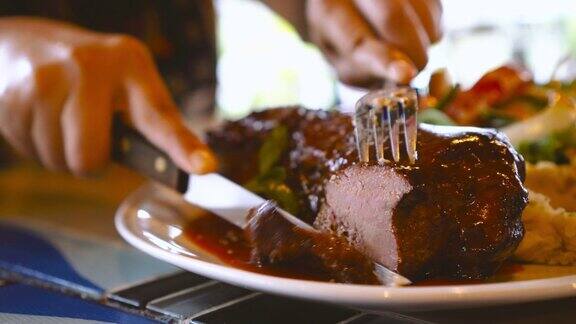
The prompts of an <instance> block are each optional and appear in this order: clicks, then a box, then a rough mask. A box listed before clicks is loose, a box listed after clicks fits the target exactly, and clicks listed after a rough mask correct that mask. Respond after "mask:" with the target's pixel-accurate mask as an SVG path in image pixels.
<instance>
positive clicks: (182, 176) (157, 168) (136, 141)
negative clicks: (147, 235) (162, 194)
mask: <svg viewBox="0 0 576 324" xmlns="http://www.w3.org/2000/svg"><path fill="white" fill-rule="evenodd" d="M112 158H113V159H114V161H116V162H118V163H120V164H121V165H124V166H126V167H128V168H129V169H132V170H134V171H136V172H138V173H140V174H142V175H144V176H146V177H148V178H151V179H152V180H155V181H158V182H160V183H162V184H164V185H166V186H168V187H170V188H172V189H175V190H177V191H179V192H182V193H183V192H185V191H186V189H187V188H188V174H187V173H186V172H184V171H182V170H180V169H179V168H178V167H177V166H176V165H175V164H174V163H173V162H172V160H171V159H170V158H169V157H168V156H167V155H166V154H165V153H164V152H162V151H160V150H159V149H157V148H156V147H155V146H154V145H152V144H151V143H150V142H148V141H147V140H146V139H145V138H144V137H143V136H142V135H140V134H139V133H138V132H137V131H136V130H134V129H132V128H131V127H130V126H128V125H126V124H125V123H123V122H122V119H121V118H120V116H119V115H117V116H115V117H114V124H113V135H112Z"/></svg>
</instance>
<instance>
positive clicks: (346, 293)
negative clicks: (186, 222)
mask: <svg viewBox="0 0 576 324" xmlns="http://www.w3.org/2000/svg"><path fill="white" fill-rule="evenodd" d="M197 214H198V210H197V209H195V208H194V207H191V206H190V205H188V204H187V203H185V202H184V200H183V199H182V198H181V197H180V196H178V195H176V194H175V193H174V192H172V191H170V190H168V189H166V188H163V187H160V186H157V185H146V186H144V187H142V188H140V189H139V190H138V191H136V192H134V193H133V194H132V195H130V196H129V197H128V198H127V199H126V200H125V201H124V202H123V203H122V205H121V206H120V207H119V209H118V211H117V213H116V228H117V229H118V232H119V233H120V235H121V236H122V237H123V238H124V239H125V240H126V241H128V242H129V243H130V244H131V245H133V246H134V247H136V248H137V249H140V250H142V251H144V252H145V253H148V254H150V255H151V256H153V257H155V258H158V259H161V260H163V261H166V262H168V263H171V264H173V265H176V266H178V267H180V268H182V269H185V270H188V271H191V272H195V273H197V274H200V275H203V276H206V277H209V278H212V279H215V280H220V281H223V282H227V283H230V284H233V285H237V286H242V287H245V288H248V289H252V290H257V291H262V292H267V293H271V294H277V295H283V296H289V297H295V298H302V299H308V300H315V301H320V302H328V303H334V304H340V305H344V306H349V307H354V308H358V309H363V310H368V311H373V312H374V311H376V312H378V311H386V310H405V311H424V310H439V309H451V308H470V307H485V306H493V305H504V304H514V303H522V302H529V301H538V300H547V299H554V298H561V297H567V296H576V267H546V266H524V268H523V271H521V272H519V273H515V274H513V275H508V277H507V281H505V282H498V283H486V284H462V285H446V286H424V287H418V286H416V287H397V288H388V287H380V286H366V285H351V284H336V283H327V282H316V281H307V280H297V279H287V278H281V277H275V276H270V275H264V274H259V273H254V272H249V271H245V270H240V269H237V268H234V267H231V266H228V265H226V264H224V263H222V262H220V261H219V260H218V259H217V258H215V257H213V256H211V255H210V254H208V253H206V252H204V251H202V250H201V249H199V248H198V247H196V246H195V245H194V244H193V243H191V242H190V241H189V240H187V239H186V237H185V236H184V235H183V233H182V230H181V228H182V224H183V217H187V218H188V217H195V215H197Z"/></svg>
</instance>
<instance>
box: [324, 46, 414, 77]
mask: <svg viewBox="0 0 576 324" xmlns="http://www.w3.org/2000/svg"><path fill="white" fill-rule="evenodd" d="M335 67H336V71H337V72H338V76H339V77H340V79H341V80H342V81H343V82H344V83H348V84H351V85H355V86H360V87H369V86H372V85H374V84H375V83H379V85H380V86H381V84H382V79H383V78H384V79H387V80H391V81H393V82H395V83H397V84H408V83H409V82H410V80H412V78H414V76H416V74H417V72H418V70H417V69H416V67H415V66H414V63H412V62H411V61H410V59H409V58H408V57H407V56H406V55H405V54H404V53H402V52H400V51H399V50H397V49H394V48H393V47H391V46H388V45H387V44H384V43H383V42H381V41H379V40H376V39H368V40H366V41H364V42H363V43H362V44H360V45H359V46H358V47H357V48H356V49H355V50H354V51H353V52H352V54H351V55H350V56H348V57H345V58H342V59H341V60H339V61H337V62H335Z"/></svg>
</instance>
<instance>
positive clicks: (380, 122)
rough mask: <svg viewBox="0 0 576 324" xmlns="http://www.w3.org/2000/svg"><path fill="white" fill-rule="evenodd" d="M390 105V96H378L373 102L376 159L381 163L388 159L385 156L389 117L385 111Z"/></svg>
mask: <svg viewBox="0 0 576 324" xmlns="http://www.w3.org/2000/svg"><path fill="white" fill-rule="evenodd" d="M389 105H390V100H388V98H385V97H382V98H377V99H375V101H374V104H373V110H372V111H373V113H374V115H373V117H372V123H373V131H372V132H373V134H374V147H375V151H376V159H377V161H378V163H379V164H383V163H384V162H385V161H386V159H385V158H384V143H385V142H386V139H387V135H388V134H387V133H388V132H387V130H388V129H387V125H388V117H387V115H386V114H385V113H384V112H385V111H386V110H387V109H388V106H389Z"/></svg>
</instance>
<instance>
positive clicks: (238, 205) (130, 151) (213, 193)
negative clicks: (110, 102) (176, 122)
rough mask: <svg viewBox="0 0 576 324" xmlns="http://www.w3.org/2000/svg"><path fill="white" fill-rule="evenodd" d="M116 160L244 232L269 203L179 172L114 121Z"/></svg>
mask: <svg viewBox="0 0 576 324" xmlns="http://www.w3.org/2000/svg"><path fill="white" fill-rule="evenodd" d="M112 157H113V159H114V160H115V161H117V162H118V163H120V164H122V165H124V166H126V167H128V168H130V169H133V170H134V171H136V172H138V173H140V174H142V175H144V176H146V177H148V178H151V179H152V180H155V181H157V182H160V183H162V184H164V185H166V186H168V187H169V188H172V189H175V190H176V191H178V192H179V193H181V194H182V196H183V198H184V200H186V201H187V202H188V203H190V204H192V205H194V206H197V207H200V208H202V209H205V210H208V211H210V212H212V213H213V214H215V215H217V216H219V217H221V218H223V219H225V220H227V221H228V222H230V223H232V224H234V225H236V226H238V227H240V228H244V227H246V225H247V224H248V219H247V215H248V214H249V212H250V211H251V210H252V209H254V208H258V207H259V206H261V205H263V204H264V203H266V201H267V200H266V199H264V198H262V197H260V196H258V195H256V194H254V193H253V192H251V191H249V190H247V189H245V188H244V187H242V186H240V185H238V184H236V183H234V182H232V181H231V180H229V179H227V178H225V177H223V176H221V175H219V174H217V173H210V174H205V175H191V174H188V173H186V172H184V171H183V170H181V169H179V168H178V167H177V166H176V165H175V164H174V163H173V162H172V161H171V160H170V158H169V157H168V156H167V155H166V154H165V153H164V152H162V151H161V150H159V149H158V148H156V147H155V146H154V145H152V144H151V143H150V142H148V141H147V140H146V139H145V138H144V137H142V136H141V135H140V134H139V133H138V132H136V131H135V130H133V129H132V128H131V127H129V126H127V125H126V124H124V123H123V122H122V120H121V119H120V118H119V117H118V116H117V117H115V118H114V125H113V143H112ZM279 212H280V214H281V215H282V216H283V217H284V218H286V219H287V220H288V221H290V222H291V223H293V224H294V225H296V226H299V227H302V228H304V229H307V230H312V231H316V229H314V228H313V227H312V226H311V225H309V224H308V223H306V222H304V221H302V220H300V219H299V218H297V217H296V216H294V215H292V214H290V213H288V212H287V211H285V210H282V209H279ZM374 264H375V272H376V274H377V275H378V277H379V278H380V279H381V280H382V282H383V283H385V284H386V285H388V286H404V285H409V284H411V283H412V282H411V281H410V280H409V279H408V278H405V277H404V276H402V275H400V274H398V273H396V272H394V271H392V270H390V269H388V268H386V267H384V266H382V265H380V264H378V263H374Z"/></svg>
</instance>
